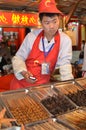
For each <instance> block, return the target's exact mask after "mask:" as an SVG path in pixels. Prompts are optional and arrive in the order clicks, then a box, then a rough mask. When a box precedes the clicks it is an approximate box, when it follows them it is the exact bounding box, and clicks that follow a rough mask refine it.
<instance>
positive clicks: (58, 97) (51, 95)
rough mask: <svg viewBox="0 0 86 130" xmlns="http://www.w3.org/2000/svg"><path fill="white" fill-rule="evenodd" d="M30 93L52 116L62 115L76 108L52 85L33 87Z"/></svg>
mask: <svg viewBox="0 0 86 130" xmlns="http://www.w3.org/2000/svg"><path fill="white" fill-rule="evenodd" d="M31 92H32V93H33V94H34V95H35V97H36V98H37V99H38V100H39V101H40V103H41V104H42V105H43V106H44V107H45V108H46V109H47V110H48V111H49V112H50V113H51V114H53V115H57V114H63V113H65V112H67V111H71V110H72V109H76V108H77V106H76V105H75V104H74V103H73V102H72V101H71V100H70V99H68V98H67V97H66V96H65V95H64V94H62V93H61V92H59V91H58V90H57V89H55V88H54V86H53V85H46V86H41V87H35V88H32V89H31Z"/></svg>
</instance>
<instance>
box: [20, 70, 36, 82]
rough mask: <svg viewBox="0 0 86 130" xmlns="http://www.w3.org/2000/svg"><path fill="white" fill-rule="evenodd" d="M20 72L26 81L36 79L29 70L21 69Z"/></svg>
mask: <svg viewBox="0 0 86 130" xmlns="http://www.w3.org/2000/svg"><path fill="white" fill-rule="evenodd" d="M21 74H22V76H23V77H24V78H25V79H26V81H27V82H30V83H34V82H35V81H36V79H35V77H33V74H32V73H31V72H30V71H22V72H21Z"/></svg>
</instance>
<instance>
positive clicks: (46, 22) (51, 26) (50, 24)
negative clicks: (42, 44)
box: [41, 15, 59, 35]
mask: <svg viewBox="0 0 86 130" xmlns="http://www.w3.org/2000/svg"><path fill="white" fill-rule="evenodd" d="M41 24H42V27H43V29H44V32H45V33H46V34H49V35H54V34H55V33H56V32H57V30H58V27H59V16H57V15H55V16H53V17H49V16H43V19H42V22H41Z"/></svg>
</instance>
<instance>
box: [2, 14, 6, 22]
mask: <svg viewBox="0 0 86 130" xmlns="http://www.w3.org/2000/svg"><path fill="white" fill-rule="evenodd" d="M6 20H7V19H6V17H5V16H4V15H3V14H2V15H1V16H0V22H3V23H7V21H6Z"/></svg>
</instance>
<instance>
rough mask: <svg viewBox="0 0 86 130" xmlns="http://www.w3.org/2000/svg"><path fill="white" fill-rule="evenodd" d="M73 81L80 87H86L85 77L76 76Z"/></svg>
mask: <svg viewBox="0 0 86 130" xmlns="http://www.w3.org/2000/svg"><path fill="white" fill-rule="evenodd" d="M75 81H76V82H77V83H78V84H79V85H80V86H82V87H84V89H86V78H78V79H75Z"/></svg>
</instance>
